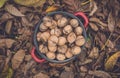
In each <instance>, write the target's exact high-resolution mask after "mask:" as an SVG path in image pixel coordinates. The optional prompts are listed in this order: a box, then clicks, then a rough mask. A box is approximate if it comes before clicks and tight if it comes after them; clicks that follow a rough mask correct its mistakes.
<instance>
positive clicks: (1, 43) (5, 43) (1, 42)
mask: <svg viewBox="0 0 120 78" xmlns="http://www.w3.org/2000/svg"><path fill="white" fill-rule="evenodd" d="M13 43H15V40H13V39H0V47H6V48H11V47H12V45H13Z"/></svg>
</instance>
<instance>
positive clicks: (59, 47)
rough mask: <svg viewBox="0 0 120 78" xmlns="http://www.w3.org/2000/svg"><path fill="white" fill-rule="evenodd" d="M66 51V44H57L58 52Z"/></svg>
mask: <svg viewBox="0 0 120 78" xmlns="http://www.w3.org/2000/svg"><path fill="white" fill-rule="evenodd" d="M66 51H67V45H63V46H58V52H59V53H65V52H66Z"/></svg>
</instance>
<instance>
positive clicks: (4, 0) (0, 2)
mask: <svg viewBox="0 0 120 78" xmlns="http://www.w3.org/2000/svg"><path fill="white" fill-rule="evenodd" d="M6 1H7V0H0V8H1V7H3V5H4V4H5V2H6Z"/></svg>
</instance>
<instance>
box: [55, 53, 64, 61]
mask: <svg viewBox="0 0 120 78" xmlns="http://www.w3.org/2000/svg"><path fill="white" fill-rule="evenodd" d="M56 58H57V60H60V61H62V60H65V55H64V54H57V56H56Z"/></svg>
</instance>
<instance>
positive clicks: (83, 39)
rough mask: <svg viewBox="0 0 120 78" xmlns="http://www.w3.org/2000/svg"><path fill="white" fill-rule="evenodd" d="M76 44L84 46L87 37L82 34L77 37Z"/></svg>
mask: <svg viewBox="0 0 120 78" xmlns="http://www.w3.org/2000/svg"><path fill="white" fill-rule="evenodd" d="M75 44H76V45H77V46H82V45H84V44H85V38H84V37H83V36H82V35H81V36H78V37H77V38H76V41H75Z"/></svg>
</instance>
